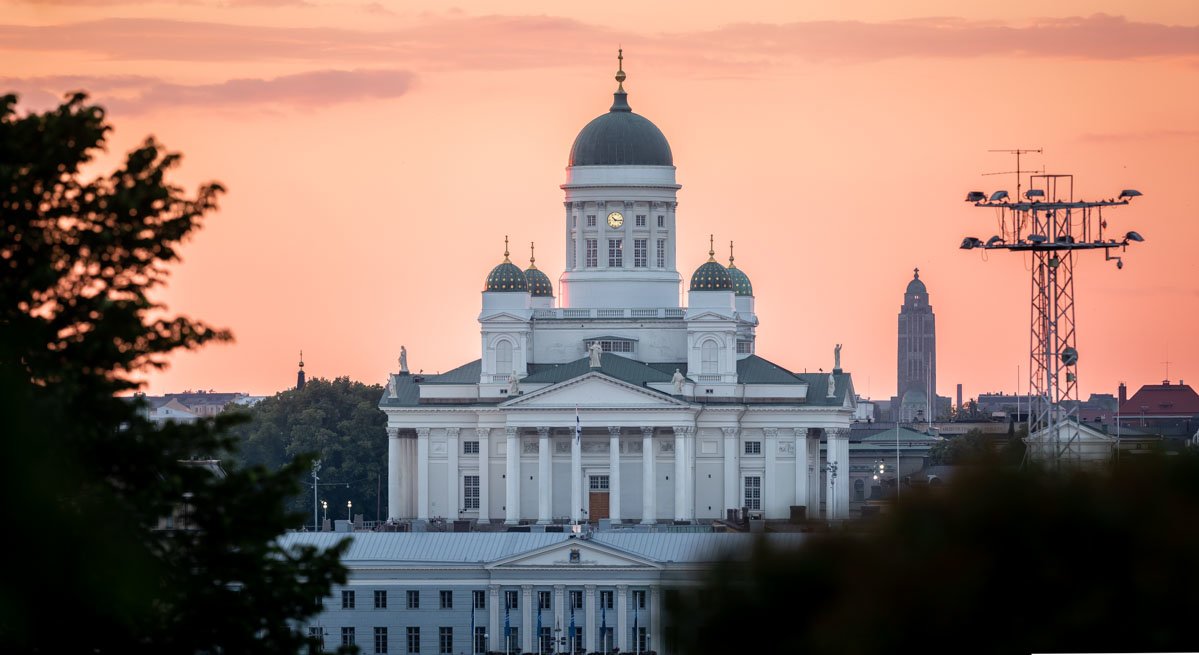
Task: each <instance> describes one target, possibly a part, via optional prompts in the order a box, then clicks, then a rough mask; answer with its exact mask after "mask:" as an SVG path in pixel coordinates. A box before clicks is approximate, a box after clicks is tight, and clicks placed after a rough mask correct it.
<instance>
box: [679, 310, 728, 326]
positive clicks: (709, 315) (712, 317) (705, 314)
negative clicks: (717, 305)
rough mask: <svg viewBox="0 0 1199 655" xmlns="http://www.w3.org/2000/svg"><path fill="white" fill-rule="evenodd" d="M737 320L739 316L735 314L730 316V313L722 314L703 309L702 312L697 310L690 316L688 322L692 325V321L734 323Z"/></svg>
mask: <svg viewBox="0 0 1199 655" xmlns="http://www.w3.org/2000/svg"><path fill="white" fill-rule="evenodd" d="M736 318H737V315H736V313H735V312H734V313H731V314H729V313H721V312H719V311H716V310H713V309H701V310H697V311H696V312H695V313H694V314H688V315H687V322H688V323H690V322H692V321H734V320H736Z"/></svg>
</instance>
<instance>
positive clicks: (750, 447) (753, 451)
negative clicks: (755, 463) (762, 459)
mask: <svg viewBox="0 0 1199 655" xmlns="http://www.w3.org/2000/svg"><path fill="white" fill-rule="evenodd" d="M745 454H746V455H761V454H762V442H761V441H746V442H745Z"/></svg>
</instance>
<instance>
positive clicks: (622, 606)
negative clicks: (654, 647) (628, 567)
mask: <svg viewBox="0 0 1199 655" xmlns="http://www.w3.org/2000/svg"><path fill="white" fill-rule="evenodd" d="M628 614H629V585H627V584H618V585H616V644H615V645H616V646H617V647H618V648H620V652H622V653H627V652H629V623H628Z"/></svg>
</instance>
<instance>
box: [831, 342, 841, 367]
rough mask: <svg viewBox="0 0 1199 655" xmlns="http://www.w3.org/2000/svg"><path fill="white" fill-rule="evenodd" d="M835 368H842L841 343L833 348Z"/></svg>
mask: <svg viewBox="0 0 1199 655" xmlns="http://www.w3.org/2000/svg"><path fill="white" fill-rule="evenodd" d="M833 370H834V371H840V370H841V344H837V347H836V348H833Z"/></svg>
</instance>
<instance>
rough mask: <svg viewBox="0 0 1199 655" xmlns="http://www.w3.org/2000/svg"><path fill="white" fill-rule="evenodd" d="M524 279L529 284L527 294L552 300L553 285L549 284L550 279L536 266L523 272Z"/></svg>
mask: <svg viewBox="0 0 1199 655" xmlns="http://www.w3.org/2000/svg"><path fill="white" fill-rule="evenodd" d="M525 279H526V280H528V282H529V293H531V294H532V295H533V296H534V297H536V298H553V297H554V284H553V282H550V278H549V276H548V275H546V274H545V273H542V272H541V269H539V268H537V266H536V265H533V266H530V267H529V269H528V270H527V271H525Z"/></svg>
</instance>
